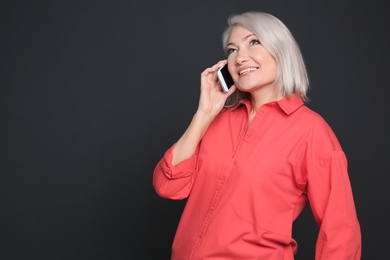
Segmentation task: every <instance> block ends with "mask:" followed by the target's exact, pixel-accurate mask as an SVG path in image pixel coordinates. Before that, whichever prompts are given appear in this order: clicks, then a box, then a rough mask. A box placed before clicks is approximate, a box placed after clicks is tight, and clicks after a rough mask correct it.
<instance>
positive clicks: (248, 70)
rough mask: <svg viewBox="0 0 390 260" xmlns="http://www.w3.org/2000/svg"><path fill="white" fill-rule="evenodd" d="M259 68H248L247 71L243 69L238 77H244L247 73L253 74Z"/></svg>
mask: <svg viewBox="0 0 390 260" xmlns="http://www.w3.org/2000/svg"><path fill="white" fill-rule="evenodd" d="M257 69H258V68H257V67H253V68H246V69H243V70H241V71H239V72H238V75H243V74H245V73H248V72H251V71H254V70H257Z"/></svg>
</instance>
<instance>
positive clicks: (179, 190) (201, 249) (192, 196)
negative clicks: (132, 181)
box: [153, 95, 361, 260]
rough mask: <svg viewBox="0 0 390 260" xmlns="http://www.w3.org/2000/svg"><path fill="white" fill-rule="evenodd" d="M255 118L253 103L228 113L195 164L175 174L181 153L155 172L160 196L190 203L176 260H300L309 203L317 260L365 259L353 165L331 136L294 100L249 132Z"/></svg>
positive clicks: (268, 112)
mask: <svg viewBox="0 0 390 260" xmlns="http://www.w3.org/2000/svg"><path fill="white" fill-rule="evenodd" d="M249 111H250V102H248V101H242V102H241V103H240V104H239V105H238V106H237V107H235V108H234V109H230V110H223V111H221V113H220V114H219V115H218V116H217V117H216V118H215V119H214V121H213V122H212V123H211V125H210V126H209V128H208V129H207V131H206V133H205V135H204V137H203V139H202V141H201V142H200V144H199V146H198V148H197V150H196V153H195V154H194V155H193V156H192V157H191V158H189V159H187V160H185V161H182V162H181V163H179V164H177V165H172V163H171V162H172V149H173V147H174V145H173V146H172V147H171V148H169V149H168V150H167V151H166V153H165V155H164V156H163V158H162V159H161V160H160V161H159V163H158V164H157V166H156V168H155V171H154V176H153V185H154V188H155V190H156V192H157V194H159V195H160V196H161V197H163V198H169V199H177V200H178V199H185V198H188V200H187V202H186V206H185V208H184V211H183V214H182V217H181V220H180V223H179V225H178V228H177V231H176V235H175V239H174V241H173V245H172V258H171V259H173V260H185V259H240V260H241V259H267V260H273V259H280V260H282V259H283V260H285V259H294V254H295V253H296V250H297V243H296V241H295V240H294V239H293V238H292V223H293V221H294V220H295V219H296V218H297V216H298V215H299V214H300V213H301V212H302V210H303V208H304V206H305V205H306V203H307V202H308V201H309V202H310V205H311V208H312V212H313V214H314V218H315V220H316V222H317V223H318V225H319V227H320V229H319V234H318V239H317V244H316V259H321V260H325V259H331V260H335V259H337V260H341V259H354V260H356V259H360V254H361V233H360V226H359V222H358V219H357V215H356V210H355V205H354V200H353V194H352V190H351V185H350V181H349V177H348V172H347V161H346V157H345V155H344V153H343V151H342V148H341V147H340V144H339V142H338V140H337V138H336V137H335V135H334V133H333V131H332V130H331V128H330V127H329V126H328V124H327V123H326V122H325V121H324V119H323V118H322V117H321V116H319V115H318V114H317V113H315V112H313V111H312V110H310V109H309V108H308V107H306V106H305V105H304V104H303V102H302V100H301V99H300V98H299V97H298V96H296V95H293V96H291V97H289V98H284V99H282V100H279V101H276V102H271V103H268V104H265V105H263V106H262V107H261V108H260V109H259V110H258V111H257V113H256V116H255V117H254V119H253V120H252V122H251V124H250V126H249V128H248V129H246V127H247V123H248V115H249Z"/></svg>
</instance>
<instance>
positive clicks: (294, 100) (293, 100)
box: [235, 94, 304, 115]
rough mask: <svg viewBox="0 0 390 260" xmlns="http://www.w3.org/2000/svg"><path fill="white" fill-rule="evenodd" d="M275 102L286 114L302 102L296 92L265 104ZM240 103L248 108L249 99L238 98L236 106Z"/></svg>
mask: <svg viewBox="0 0 390 260" xmlns="http://www.w3.org/2000/svg"><path fill="white" fill-rule="evenodd" d="M275 103H276V104H278V105H279V107H280V109H282V110H283V112H284V113H286V115H290V114H291V113H293V112H294V111H295V110H297V109H298V108H299V107H301V106H302V105H303V104H304V103H303V101H302V99H301V97H300V96H299V95H298V94H293V95H291V96H288V97H285V98H282V99H280V100H277V101H272V102H270V103H267V104H265V105H271V104H275ZM240 104H244V105H245V106H246V107H247V109H249V107H250V101H249V100H240V101H239V103H238V104H237V106H239V105H240ZM237 106H236V107H237ZM236 107H235V108H236Z"/></svg>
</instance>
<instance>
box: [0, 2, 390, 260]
mask: <svg viewBox="0 0 390 260" xmlns="http://www.w3.org/2000/svg"><path fill="white" fill-rule="evenodd" d="M335 2H336V1H335ZM382 3H383V2H382V1H337V2H336V3H325V2H322V1H313V0H307V1H282V0H280V1H271V0H268V1H267V0H259V1H233V0H230V1H228V0H225V1H200V0H196V1H169V0H167V1H148V0H144V1H119V0H118V1H101V0H87V1H38V0H37V1H3V2H2V4H1V7H0V28H1V45H0V47H1V48H0V55H1V56H0V60H1V63H0V64H1V71H0V73H1V74H0V75H1V77H0V84H1V85H0V98H1V102H0V119H1V121H0V144H1V145H0V259H4V260H8V259H10V260H13V259H40V260H44V259H48V260H53V259H58V260H62V259H67V260H68V259H72V260H73V259H94V260H103V259H110V260H111V259H113V260H116V259H169V256H170V247H171V242H172V239H173V236H174V233H175V229H176V225H177V223H178V220H179V218H180V214H181V211H182V208H183V206H184V201H169V200H165V199H162V198H159V197H158V196H157V195H156V194H155V192H154V190H153V187H152V173H153V169H154V166H155V164H156V163H157V161H158V160H159V159H160V157H161V156H162V155H163V153H164V152H165V150H166V149H167V148H168V147H169V146H170V145H171V144H172V143H173V142H174V141H176V140H177V139H178V138H179V136H180V135H181V133H182V132H183V131H184V129H185V128H186V126H187V124H188V123H189V121H190V119H191V117H192V115H193V113H194V112H195V109H196V106H197V102H198V94H199V78H200V73H201V71H203V69H204V68H205V67H207V66H209V65H212V64H214V63H215V62H216V61H218V60H220V59H223V58H224V55H223V52H222V46H221V32H222V31H223V29H224V28H225V26H226V20H227V17H228V15H230V14H232V13H239V12H243V11H249V10H258V11H266V12H269V13H272V14H274V15H275V16H277V17H278V18H280V19H281V20H282V21H283V22H284V23H285V24H286V25H287V26H288V27H289V28H290V30H291V31H292V33H293V34H294V36H295V37H296V40H297V41H298V43H299V45H300V47H301V49H302V52H303V55H304V58H305V61H306V64H307V67H308V72H309V75H310V80H311V90H310V93H309V95H310V97H311V99H312V102H311V103H309V106H310V107H311V108H313V109H314V110H316V111H317V112H319V113H320V114H321V115H323V117H324V118H325V119H326V120H327V121H328V123H329V124H330V125H331V127H332V128H333V130H334V131H335V133H336V135H337V136H338V137H339V140H340V143H341V144H342V146H343V148H344V150H345V152H346V154H347V157H348V160H349V171H350V179H351V183H352V186H353V191H354V195H355V200H356V207H357V211H358V216H359V219H360V222H361V228H362V234H363V257H362V259H384V258H383V257H384V256H385V255H386V253H387V251H388V248H387V247H388V244H389V242H390V241H389V237H388V233H389V218H390V214H389V203H388V201H387V199H388V198H389V189H390V188H389V184H388V183H389V173H390V172H389V159H388V157H389V155H390V153H389V150H388V149H389V137H388V135H389V132H390V129H389V126H388V124H387V123H388V121H389V116H388V112H389V103H388V102H387V99H388V97H387V96H386V94H387V93H388V87H389V85H388V80H387V79H388V75H389V72H388V70H389V56H390V55H389V44H390V40H389V28H390V24H389V17H388V12H387V11H386V10H387V9H386V8H385V6H384V4H382ZM316 232H317V227H316V225H315V223H314V221H313V217H312V216H311V212H310V208H306V210H305V211H304V213H303V214H302V215H301V216H300V217H299V219H298V220H297V222H296V223H295V226H294V237H295V238H296V239H297V240H298V242H299V246H300V248H299V252H298V254H297V257H296V259H314V256H313V254H314V245H315V239H316Z"/></svg>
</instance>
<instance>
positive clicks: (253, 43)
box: [249, 39, 260, 46]
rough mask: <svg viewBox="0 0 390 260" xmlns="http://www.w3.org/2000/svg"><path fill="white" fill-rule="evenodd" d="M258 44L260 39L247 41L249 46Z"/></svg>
mask: <svg viewBox="0 0 390 260" xmlns="http://www.w3.org/2000/svg"><path fill="white" fill-rule="evenodd" d="M258 44H260V41H259V40H257V39H256V40H251V41H250V42H249V45H250V46H253V45H258Z"/></svg>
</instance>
